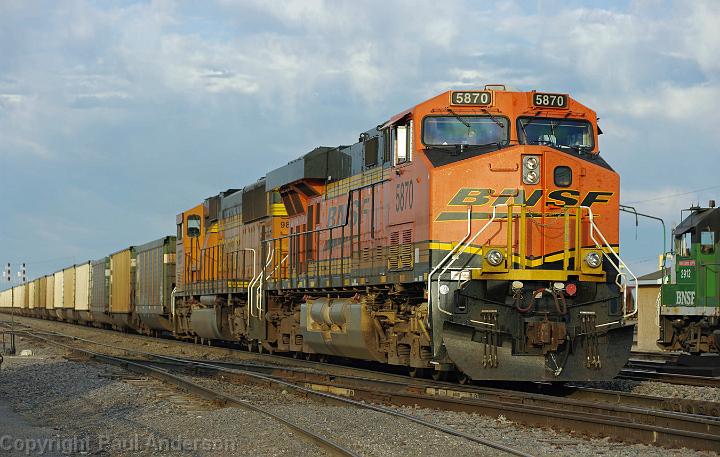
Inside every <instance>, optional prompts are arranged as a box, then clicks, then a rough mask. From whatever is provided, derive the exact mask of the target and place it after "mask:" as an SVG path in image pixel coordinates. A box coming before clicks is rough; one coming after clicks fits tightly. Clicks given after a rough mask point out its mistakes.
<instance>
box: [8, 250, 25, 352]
mask: <svg viewBox="0 0 720 457" xmlns="http://www.w3.org/2000/svg"><path fill="white" fill-rule="evenodd" d="M24 267H25V264H24V263H23V268H24ZM3 278H5V279H6V280H7V284H8V286H10V287H12V268H11V267H10V262H8V263H7V265H6V266H5V271H3ZM10 297H11V298H10V300H11V303H10V348H9V349H8V350H7V353H8V354H9V355H15V290H14V289H12V288H11V289H10ZM4 345H5V338H3V346H4Z"/></svg>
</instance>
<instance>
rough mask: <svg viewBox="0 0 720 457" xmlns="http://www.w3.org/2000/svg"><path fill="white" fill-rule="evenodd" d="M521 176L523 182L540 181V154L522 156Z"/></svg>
mask: <svg viewBox="0 0 720 457" xmlns="http://www.w3.org/2000/svg"><path fill="white" fill-rule="evenodd" d="M522 164H523V167H522V178H523V183H524V184H537V183H539V182H540V156H523V158H522Z"/></svg>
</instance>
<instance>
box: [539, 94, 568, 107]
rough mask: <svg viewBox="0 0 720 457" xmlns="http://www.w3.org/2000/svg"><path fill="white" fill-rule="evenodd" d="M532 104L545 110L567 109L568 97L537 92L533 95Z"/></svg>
mask: <svg viewBox="0 0 720 457" xmlns="http://www.w3.org/2000/svg"><path fill="white" fill-rule="evenodd" d="M532 103H533V105H535V106H540V107H543V108H567V104H568V96H567V95H565V94H545V93H542V92H535V93H534V94H532Z"/></svg>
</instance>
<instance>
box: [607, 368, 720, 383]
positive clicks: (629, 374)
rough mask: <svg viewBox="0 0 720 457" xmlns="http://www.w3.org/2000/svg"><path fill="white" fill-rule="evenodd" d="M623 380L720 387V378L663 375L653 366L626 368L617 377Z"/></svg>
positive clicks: (673, 374)
mask: <svg viewBox="0 0 720 457" xmlns="http://www.w3.org/2000/svg"><path fill="white" fill-rule="evenodd" d="M617 377H618V378H621V379H629V380H632V381H658V382H666V383H668V384H682V385H686V386H704V387H720V377H717V376H693V375H687V374H679V373H663V372H660V371H656V370H655V369H654V368H653V367H651V366H647V365H646V366H643V367H626V368H623V369H622V370H620V374H619V375H618V376H617Z"/></svg>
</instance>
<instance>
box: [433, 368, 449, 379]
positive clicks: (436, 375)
mask: <svg viewBox="0 0 720 457" xmlns="http://www.w3.org/2000/svg"><path fill="white" fill-rule="evenodd" d="M447 377H448V372H447V371H438V370H435V371H433V373H432V378H433V381H447Z"/></svg>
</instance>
